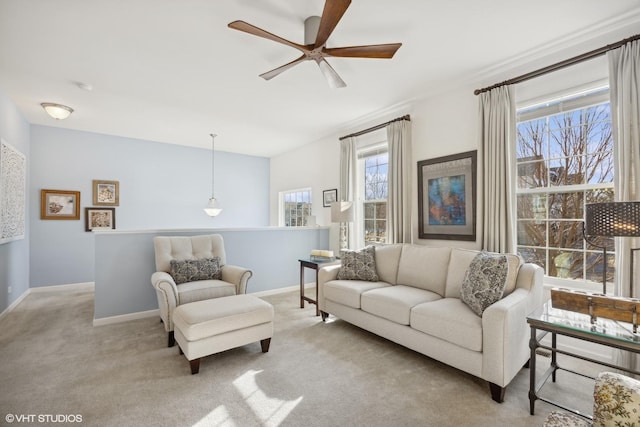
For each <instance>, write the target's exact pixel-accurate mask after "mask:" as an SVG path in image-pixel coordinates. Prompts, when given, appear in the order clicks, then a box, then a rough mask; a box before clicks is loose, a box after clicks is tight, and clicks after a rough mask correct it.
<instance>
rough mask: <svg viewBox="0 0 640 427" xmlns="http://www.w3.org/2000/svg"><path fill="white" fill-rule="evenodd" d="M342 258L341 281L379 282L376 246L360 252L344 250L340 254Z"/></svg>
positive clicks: (339, 272)
mask: <svg viewBox="0 0 640 427" xmlns="http://www.w3.org/2000/svg"><path fill="white" fill-rule="evenodd" d="M340 258H341V266H340V270H339V271H338V279H339V280H368V281H370V282H377V281H378V273H376V247H375V246H367V247H366V248H363V249H361V250H359V251H350V250H343V251H341V252H340Z"/></svg>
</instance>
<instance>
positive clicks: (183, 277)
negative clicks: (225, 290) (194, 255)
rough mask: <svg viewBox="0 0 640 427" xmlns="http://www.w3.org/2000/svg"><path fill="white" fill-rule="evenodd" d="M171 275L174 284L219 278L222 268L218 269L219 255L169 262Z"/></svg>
mask: <svg viewBox="0 0 640 427" xmlns="http://www.w3.org/2000/svg"><path fill="white" fill-rule="evenodd" d="M169 266H170V271H169V274H171V277H173V281H174V282H176V285H179V284H181V283H186V282H194V281H196V280H211V279H215V280H220V279H221V278H222V270H221V269H220V257H217V256H216V257H213V258H203V259H185V260H175V259H172V260H171V261H170V262H169Z"/></svg>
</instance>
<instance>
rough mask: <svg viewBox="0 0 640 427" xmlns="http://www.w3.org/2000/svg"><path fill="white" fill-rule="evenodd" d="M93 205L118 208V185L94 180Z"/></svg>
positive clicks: (117, 183)
mask: <svg viewBox="0 0 640 427" xmlns="http://www.w3.org/2000/svg"><path fill="white" fill-rule="evenodd" d="M93 204H94V205H96V206H120V183H119V182H118V181H103V180H99V179H94V180H93Z"/></svg>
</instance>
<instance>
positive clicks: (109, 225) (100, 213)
mask: <svg viewBox="0 0 640 427" xmlns="http://www.w3.org/2000/svg"><path fill="white" fill-rule="evenodd" d="M84 211H85V217H86V227H85V230H86V231H94V230H113V229H115V228H116V208H84Z"/></svg>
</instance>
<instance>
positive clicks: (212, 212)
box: [204, 133, 222, 216]
mask: <svg viewBox="0 0 640 427" xmlns="http://www.w3.org/2000/svg"><path fill="white" fill-rule="evenodd" d="M216 136H218V135H216V134H214V133H212V134H211V198H210V199H209V204H208V205H207V207H206V208H204V211H205V212H206V214H207V215H209V216H218V215H220V212H222V209H220V208H216V206H215V205H216V198H215V197H214V196H213V189H214V185H213V184H214V180H213V175H214V173H213V172H214V165H215V161H214V160H215V152H216V150H215V142H216Z"/></svg>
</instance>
